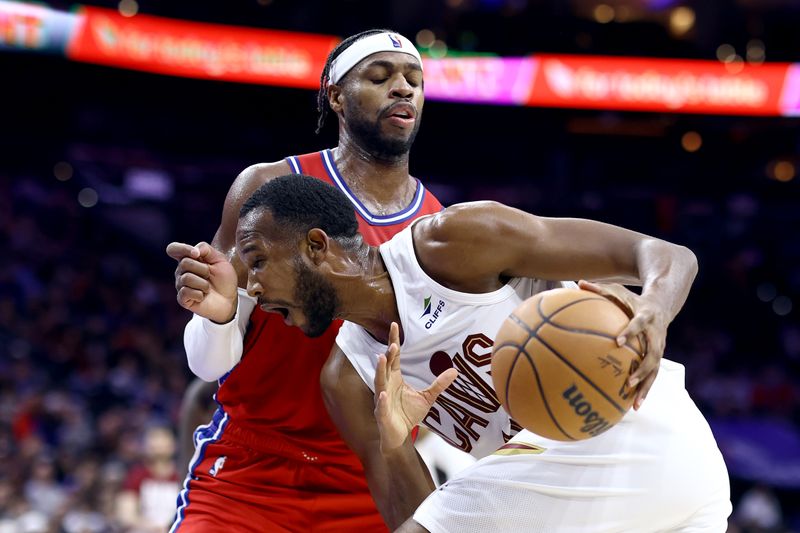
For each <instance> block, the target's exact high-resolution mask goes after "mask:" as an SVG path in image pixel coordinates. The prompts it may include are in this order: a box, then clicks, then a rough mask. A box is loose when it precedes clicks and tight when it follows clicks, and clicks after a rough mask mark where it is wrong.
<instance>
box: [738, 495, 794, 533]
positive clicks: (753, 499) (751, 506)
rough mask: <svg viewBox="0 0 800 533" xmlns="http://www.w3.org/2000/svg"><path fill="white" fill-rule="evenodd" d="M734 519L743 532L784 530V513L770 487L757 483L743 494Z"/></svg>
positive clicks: (759, 532)
mask: <svg viewBox="0 0 800 533" xmlns="http://www.w3.org/2000/svg"><path fill="white" fill-rule="evenodd" d="M733 519H734V521H735V523H736V525H738V526H739V527H740V528H741V530H742V532H743V533H777V532H779V531H782V530H783V513H782V511H781V505H780V502H779V501H778V498H776V497H775V494H774V493H773V492H772V490H770V488H769V487H767V486H765V485H761V484H757V485H755V486H753V487H752V488H750V489H749V490H747V491H746V492H745V493H744V494H742V497H741V499H740V500H739V504H738V505H737V506H736V512H735V513H734V516H733Z"/></svg>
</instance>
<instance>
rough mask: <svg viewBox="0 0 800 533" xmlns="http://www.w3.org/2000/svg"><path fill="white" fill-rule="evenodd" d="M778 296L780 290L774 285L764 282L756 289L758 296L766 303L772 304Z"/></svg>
mask: <svg viewBox="0 0 800 533" xmlns="http://www.w3.org/2000/svg"><path fill="white" fill-rule="evenodd" d="M777 295H778V289H776V288H775V285H773V284H772V283H769V282H764V283H761V284H760V285H759V286H758V287H757V288H756V296H757V297H758V299H759V300H761V301H762V302H764V303H767V302H771V301H772V300H774V299H775V297H776V296H777Z"/></svg>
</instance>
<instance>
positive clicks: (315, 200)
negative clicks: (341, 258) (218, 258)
mask: <svg viewBox="0 0 800 533" xmlns="http://www.w3.org/2000/svg"><path fill="white" fill-rule="evenodd" d="M260 208H264V209H268V210H269V211H270V213H272V216H273V217H274V218H275V222H277V223H279V224H281V225H282V226H284V227H286V228H287V229H288V230H290V231H292V232H304V233H305V232H308V231H309V230H311V229H313V228H319V229H321V230H322V231H324V232H325V233H327V234H328V236H329V237H331V238H332V239H336V240H338V241H340V242H341V241H344V240H346V239H351V238H353V237H355V236H356V235H358V220H356V213H355V211H354V210H353V204H351V203H350V200H349V199H348V198H347V196H345V195H344V193H343V192H342V191H340V190H339V189H337V188H336V187H333V186H332V185H328V184H327V183H325V182H323V181H321V180H318V179H317V178H312V177H310V176H305V175H303V174H287V175H285V176H279V177H277V178H274V179H272V180H270V181H268V182H267V183H265V184H264V185H262V186H261V187H259V188H258V189H257V190H256V192H254V193H253V194H252V195H251V196H250V198H248V199H247V200H246V201H245V202H244V204H243V205H242V209H241V210H240V211H239V218H242V217H244V216H246V215H247V214H248V213H250V212H251V211H253V210H255V209H260Z"/></svg>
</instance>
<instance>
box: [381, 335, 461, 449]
mask: <svg viewBox="0 0 800 533" xmlns="http://www.w3.org/2000/svg"><path fill="white" fill-rule="evenodd" d="M457 376H458V371H457V370H456V369H455V368H449V369H447V370H445V371H444V372H442V373H441V374H439V376H438V377H437V378H436V380H435V381H434V382H433V383H432V384H431V386H430V387H428V388H427V389H425V390H421V391H418V390H415V389H413V388H412V387H409V386H408V384H406V382H405V380H404V379H403V374H402V373H401V371H400V328H399V327H398V326H397V323H395V322H392V325H391V326H390V328H389V346H388V348H387V350H386V353H385V354H382V355H380V356H378V369H377V370H376V372H375V420H376V421H377V423H378V431H379V432H380V436H381V451H383V452H391V451H393V450H396V449H397V448H399V447H400V446H402V445H403V443H404V442H405V441H406V439H407V438H408V435H409V434H410V433H411V430H412V428H414V426H417V425H419V424H420V422H422V420H423V419H424V418H425V416H426V415H427V414H428V411H430V409H431V407H432V406H433V402H434V401H436V398H437V397H438V396H439V394H441V393H442V391H444V390H445V389H446V388H447V387H449V386H450V384H451V383H453V380H455V379H456V377H457Z"/></svg>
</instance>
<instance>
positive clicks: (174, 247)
mask: <svg viewBox="0 0 800 533" xmlns="http://www.w3.org/2000/svg"><path fill="white" fill-rule="evenodd" d="M167 255H168V256H170V257H171V258H173V259H175V260H177V261H180V260H181V259H183V258H184V257H195V258H196V257H199V256H200V252H199V251H198V250H197V249H196V248H195V247H194V246H192V245H191V244H186V243H183V242H171V243H169V244H168V245H167Z"/></svg>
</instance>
